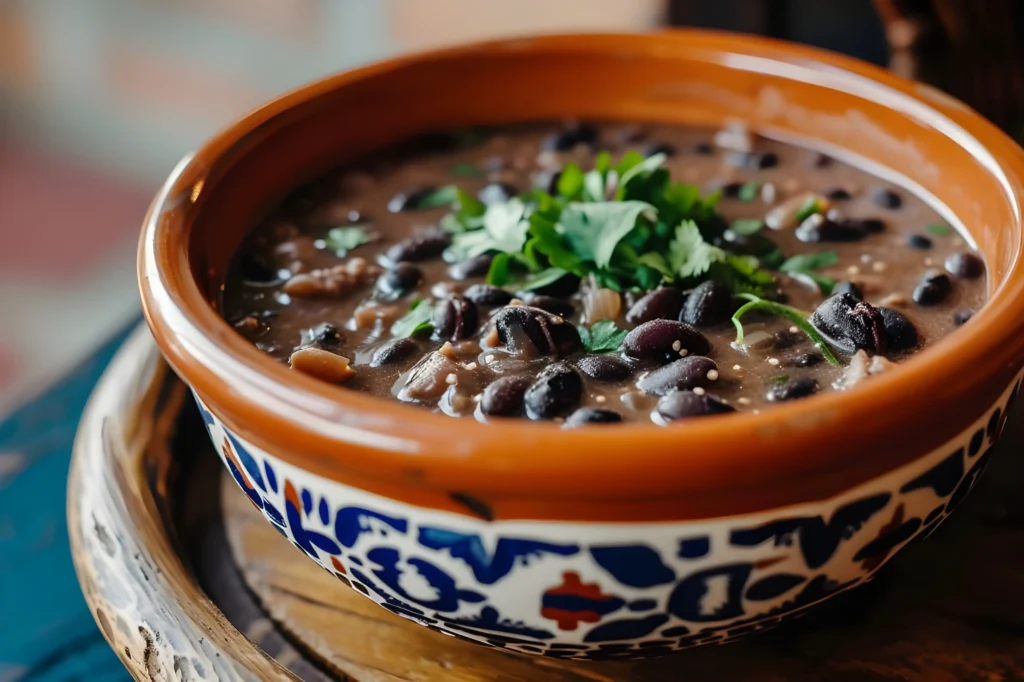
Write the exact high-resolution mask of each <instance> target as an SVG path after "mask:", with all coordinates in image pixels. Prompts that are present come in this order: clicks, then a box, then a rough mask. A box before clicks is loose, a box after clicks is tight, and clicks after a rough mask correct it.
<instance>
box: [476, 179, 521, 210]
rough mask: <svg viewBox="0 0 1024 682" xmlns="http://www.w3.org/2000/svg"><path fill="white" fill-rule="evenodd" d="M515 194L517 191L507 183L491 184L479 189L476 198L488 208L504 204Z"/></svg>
mask: <svg viewBox="0 0 1024 682" xmlns="http://www.w3.org/2000/svg"><path fill="white" fill-rule="evenodd" d="M517 194H519V190H518V189H516V188H515V187H513V186H512V185H510V184H508V183H507V182H492V183H489V184H486V185H484V186H483V187H481V188H480V191H479V192H477V193H476V198H477V199H479V200H480V201H482V202H483V203H485V204H487V205H488V206H490V205H491V204H501V203H504V202H506V201H508V200H509V199H511V198H512V197H514V196H515V195H517Z"/></svg>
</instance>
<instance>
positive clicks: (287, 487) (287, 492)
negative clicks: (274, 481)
mask: <svg viewBox="0 0 1024 682" xmlns="http://www.w3.org/2000/svg"><path fill="white" fill-rule="evenodd" d="M284 499H285V500H287V501H288V503H289V504H291V505H292V506H293V507H295V511H297V512H298V513H299V516H300V517H301V516H302V502H300V501H299V494H298V493H297V492H295V486H293V485H292V482H291V481H289V480H288V479H285V480H284Z"/></svg>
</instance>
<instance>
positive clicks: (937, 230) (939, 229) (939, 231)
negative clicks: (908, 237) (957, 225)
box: [924, 223, 953, 237]
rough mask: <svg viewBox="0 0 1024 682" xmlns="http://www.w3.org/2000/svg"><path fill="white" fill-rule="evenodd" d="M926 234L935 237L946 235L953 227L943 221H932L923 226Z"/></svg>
mask: <svg viewBox="0 0 1024 682" xmlns="http://www.w3.org/2000/svg"><path fill="white" fill-rule="evenodd" d="M924 229H925V231H926V232H928V234H930V235H933V236H935V237H945V236H946V235H948V234H950V233H952V232H953V228H952V227H950V226H949V225H945V224H943V223H932V224H931V225H928V226H927V227H925V228H924Z"/></svg>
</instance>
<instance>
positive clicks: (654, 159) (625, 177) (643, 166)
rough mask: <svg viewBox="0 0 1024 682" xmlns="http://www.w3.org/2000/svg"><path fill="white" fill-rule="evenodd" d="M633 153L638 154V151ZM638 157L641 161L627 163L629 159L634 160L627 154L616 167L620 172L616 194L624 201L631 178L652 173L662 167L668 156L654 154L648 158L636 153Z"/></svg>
mask: <svg viewBox="0 0 1024 682" xmlns="http://www.w3.org/2000/svg"><path fill="white" fill-rule="evenodd" d="M632 153H633V154H636V152H632ZM636 157H639V159H640V160H639V162H636V163H629V164H628V165H627V160H628V161H629V162H632V161H633V160H634V157H630V155H629V154H626V156H625V157H623V159H622V162H621V163H620V164H619V166H618V167H617V169H616V170H617V171H618V173H619V189H618V191H617V192H616V194H615V198H616V199H617V200H618V201H622V199H623V197H625V195H626V186H627V185H628V184H629V183H630V181H631V180H633V178H636V177H638V176H641V175H650V174H651V173H653V172H654V171H656V170H657V169H658V168H660V167H661V164H663V163H665V159H667V158H668V157H667V156H666V155H665V154H654V155H653V156H650V157H648V158H646V159H644V158H643V157H642V156H640V154H636Z"/></svg>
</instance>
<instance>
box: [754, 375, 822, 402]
mask: <svg viewBox="0 0 1024 682" xmlns="http://www.w3.org/2000/svg"><path fill="white" fill-rule="evenodd" d="M817 391H818V382H817V381H815V380H814V379H811V378H810V377H802V378H800V379H787V380H785V381H782V382H777V383H775V384H774V385H772V386H771V387H770V388H769V389H768V390H767V391H766V392H765V394H764V397H765V399H766V400H769V401H771V402H782V401H784V400H795V399H797V398H806V397H808V396H811V395H814V394H815V393H817Z"/></svg>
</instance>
